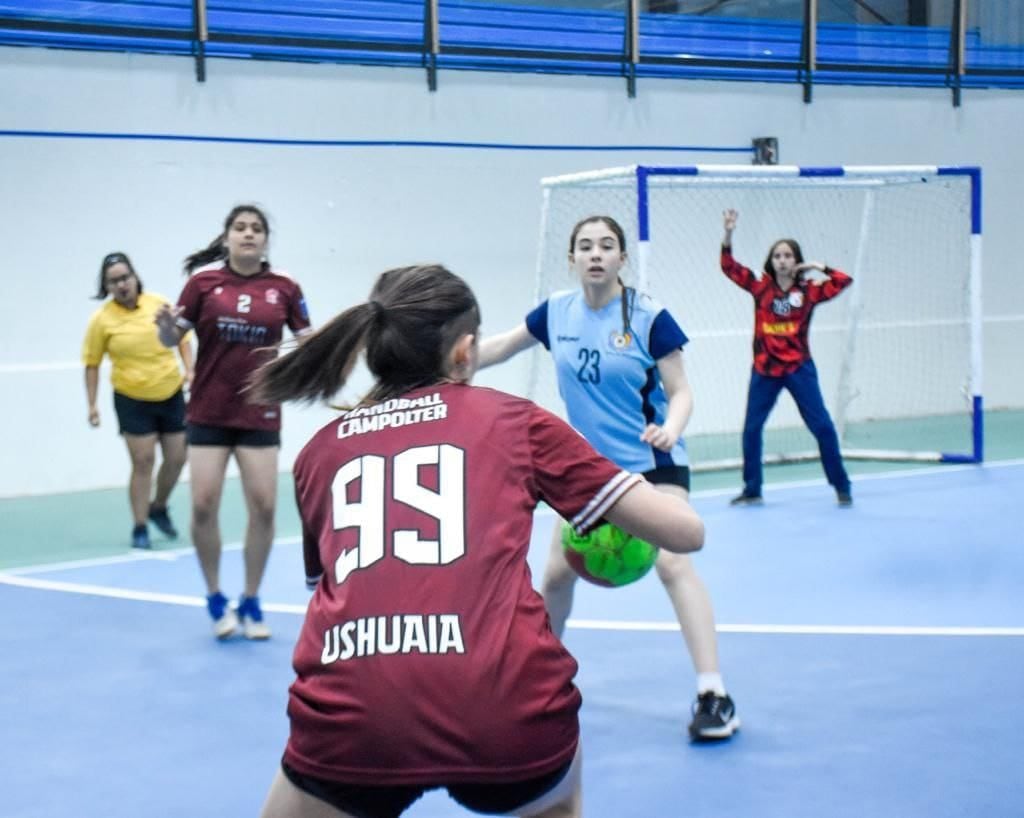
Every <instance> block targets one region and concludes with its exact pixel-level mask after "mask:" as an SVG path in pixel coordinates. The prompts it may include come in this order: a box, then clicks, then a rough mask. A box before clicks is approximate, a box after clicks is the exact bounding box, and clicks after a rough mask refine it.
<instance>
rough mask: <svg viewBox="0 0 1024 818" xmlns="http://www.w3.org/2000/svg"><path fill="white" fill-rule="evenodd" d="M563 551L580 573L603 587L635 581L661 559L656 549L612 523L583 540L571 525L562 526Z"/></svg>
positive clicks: (570, 563)
mask: <svg viewBox="0 0 1024 818" xmlns="http://www.w3.org/2000/svg"><path fill="white" fill-rule="evenodd" d="M562 548H563V549H564V550H565V558H566V559H567V560H568V561H569V565H571V566H572V568H573V570H574V571H575V572H576V573H577V574H579V575H580V576H581V577H583V579H585V580H587V582H592V583H594V584H595V585H601V586H602V587H604V588H618V587H620V586H622V585H629V583H631V582H636V581H637V580H638V579H640V577H642V576H643V575H644V574H646V573H647V572H648V571H650V570H651V566H652V565H654V561H655V560H656V559H657V558H658V549H657V548H656V547H655V546H653V545H651V544H650V543H649V542H645V541H644V540H640V539H637V538H636V537H633V536H631V535H630V534H627V533H626V532H625V531H623V530H622V529H621V528H618V527H617V526H614V525H612V524H611V523H605V524H604V525H600V526H598V527H597V528H595V529H594V530H593V531H591V532H590V533H589V534H587V535H586V536H583V537H581V536H579V535H578V534H577V533H576V532H575V531H574V530H573V528H572V526H571V525H569V524H568V523H563V524H562Z"/></svg>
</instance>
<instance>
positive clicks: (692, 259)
mask: <svg viewBox="0 0 1024 818" xmlns="http://www.w3.org/2000/svg"><path fill="white" fill-rule="evenodd" d="M541 186H542V190H543V206H542V216H541V235H540V246H539V253H538V261H537V288H536V298H537V300H538V302H539V301H540V300H542V299H543V298H545V297H546V296H547V295H548V294H549V293H551V292H552V291H554V290H559V289H565V288H567V287H572V286H578V282H575V281H574V280H573V279H572V276H571V274H570V271H569V269H568V263H567V254H568V249H569V247H568V242H569V236H570V233H571V232H572V228H573V226H574V225H575V224H576V223H577V222H578V221H580V220H581V219H583V218H585V217H588V216H593V215H609V216H612V217H613V218H614V219H616V220H617V221H618V222H619V223H620V224H621V225H622V226H623V228H624V230H625V232H626V236H627V247H626V250H627V254H628V264H627V267H626V268H625V269H624V271H623V277H624V279H625V280H626V283H632V284H633V285H635V286H636V287H638V288H639V289H641V290H644V291H646V292H648V293H650V295H651V296H653V297H654V298H655V299H656V300H657V301H659V302H660V303H661V304H662V305H663V306H664V307H665V308H667V309H668V310H669V311H670V312H671V313H672V315H673V317H675V319H676V320H677V321H678V322H679V324H680V326H682V328H683V330H684V331H685V332H686V334H687V335H688V336H689V338H690V343H689V344H687V346H686V347H685V354H684V361H685V366H686V371H687V376H688V378H689V381H690V384H691V386H692V389H693V393H694V402H695V408H694V413H693V416H692V418H691V420H690V423H689V426H688V427H687V429H686V433H685V434H686V438H687V443H688V446H689V447H690V450H691V456H692V459H693V462H694V466H695V468H696V469H705V470H707V469H718V468H732V467H735V466H737V465H739V463H740V462H741V451H740V434H741V431H742V428H743V418H744V413H745V409H746V397H747V388H748V385H749V381H750V370H751V363H752V336H753V328H754V319H753V316H754V308H753V300H752V298H751V296H750V295H749V293H747V292H745V291H743V290H742V289H740V288H739V287H737V286H736V285H735V284H733V283H732V282H731V281H730V280H729V279H727V278H726V277H725V276H724V275H723V274H722V272H721V268H720V265H719V248H720V244H721V241H722V235H723V223H722V217H723V212H724V211H725V210H726V209H728V208H734V209H735V210H737V211H738V212H739V219H738V223H737V226H736V230H735V233H734V235H733V254H734V255H735V257H736V258H737V259H738V260H739V261H740V262H741V263H743V264H745V265H746V266H747V267H750V268H751V269H752V270H754V271H755V272H758V273H760V272H762V271H763V270H764V263H765V259H766V256H767V253H768V248H769V247H770V246H771V245H772V243H773V242H775V241H776V240H777V239H780V238H790V239H795V240H796V241H797V242H799V244H800V246H801V248H802V250H803V255H804V258H805V259H806V260H808V261H821V262H824V263H825V264H827V265H828V266H829V267H833V268H836V269H839V270H842V271H844V272H847V273H849V274H850V275H851V276H853V279H854V283H853V285H852V286H851V287H850V288H849V289H847V290H846V291H844V292H843V293H842V294H840V295H839V296H838V297H837V298H835V299H834V300H832V301H828V302H825V303H823V304H820V305H819V306H818V307H817V308H816V309H815V313H814V320H813V321H812V324H811V353H812V356H813V359H814V361H815V364H816V366H817V369H818V374H819V377H820V380H821V385H822V392H823V394H824V396H825V402H826V404H827V406H828V408H829V411H830V412H831V414H832V418H833V420H834V421H835V424H836V427H837V429H838V431H839V435H840V439H841V441H842V446H843V451H844V454H845V455H846V457H848V458H854V459H871V460H893V461H903V460H907V461H938V462H955V463H978V462H981V460H982V453H983V423H982V397H981V376H982V356H981V341H982V309H981V304H982V302H981V170H980V168H977V167H960V166H952V167H937V166H923V165H922V166H917V165H905V166H845V167H843V166H841V167H798V166H787V165H755V166H749V165H693V166H688V167H687V166H684V167H657V166H637V165H634V166H629V167H620V168H607V169H604V170H595V171H589V172H585V173H573V174H568V175H565V176H555V177H549V178H545V179H543V180H541ZM548 359H549V356H547V355H544V354H537V355H535V356H534V358H533V361H532V363H531V367H530V371H529V374H528V376H527V377H528V383H526V384H525V385H524V388H525V389H526V391H527V393H528V394H529V395H530V396H531V397H533V398H534V399H535V400H537V401H538V402H540V403H541V404H543V405H545V406H548V407H549V408H551V409H553V410H555V411H563V410H562V407H561V402H560V401H559V399H558V388H557V384H556V383H555V379H554V374H553V371H552V370H551V364H550V361H549V360H548ZM817 457H818V452H817V445H816V443H815V441H814V438H813V437H812V436H811V435H810V434H809V432H808V431H807V430H806V428H805V427H804V424H803V422H802V420H801V418H800V416H799V414H798V412H797V411H796V407H795V405H794V404H793V402H792V399H791V398H790V397H789V395H788V393H786V392H785V391H783V394H782V396H781V397H780V400H779V403H778V405H777V406H776V407H775V409H774V410H773V412H772V414H771V416H770V418H769V421H768V425H767V427H766V429H765V461H766V462H769V463H771V462H776V463H779V462H793V461H801V460H810V459H815V458H817Z"/></svg>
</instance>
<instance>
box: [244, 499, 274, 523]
mask: <svg viewBox="0 0 1024 818" xmlns="http://www.w3.org/2000/svg"><path fill="white" fill-rule="evenodd" d="M275 506H276V503H275V502H274V498H273V497H254V498H253V500H252V502H251V503H250V504H249V519H250V520H251V521H252V523H253V524H254V525H258V526H260V527H261V528H273V526H274V511H275Z"/></svg>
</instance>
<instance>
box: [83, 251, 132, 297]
mask: <svg viewBox="0 0 1024 818" xmlns="http://www.w3.org/2000/svg"><path fill="white" fill-rule="evenodd" d="M115 264H125V265H127V267H128V272H130V273H131V274H132V275H133V276H135V280H136V281H138V282H139V292H140V293H141V292H142V279H141V278H139V274H138V273H137V272H135V265H133V264H132V260H131V259H130V258H128V256H126V255H125V254H124V253H121V252H116V253H107V254H106V255H105V256H104V257H103V261H101V262H100V280H99V283H98V284H97V285H96V295H94V296H93V298H95V299H96V300H97V301H102V300H103V299H104V298H106V297H107V296H108V295H110V293H108V292H107V270H109V269H110V268H111V267H113V266H114V265H115Z"/></svg>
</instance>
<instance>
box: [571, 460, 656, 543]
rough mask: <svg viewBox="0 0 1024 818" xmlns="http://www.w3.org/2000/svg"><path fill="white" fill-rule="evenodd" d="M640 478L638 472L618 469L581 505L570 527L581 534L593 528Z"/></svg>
mask: <svg viewBox="0 0 1024 818" xmlns="http://www.w3.org/2000/svg"><path fill="white" fill-rule="evenodd" d="M641 480H643V478H642V477H641V476H640V475H639V474H632V473H630V472H628V471H620V472H619V473H618V474H617V475H615V477H613V478H612V479H611V480H609V481H608V482H607V483H605V485H604V487H603V488H602V489H601V490H600V491H599V492H598V493H597V494H595V495H594V497H593V499H591V501H590V502H589V503H587V504H586V506H584V507H583V510H582V511H580V513H579V514H577V515H576V516H575V517H573V518H572V527H573V528H574V529H575V530H576V533H577V534H583V533H584V532H586V531H589V530H590V529H591V528H593V527H594V525H595V524H596V523H597V521H598V520H600V519H601V518H602V517H603V516H604V513H605V512H606V511H607V510H608V509H609V508H611V507H612V506H613V505H615V503H617V502H618V501H619V498H621V497H622V495H623V494H625V493H626V492H627V491H629V490H630V489H631V488H633V486H635V485H636V484H637V483H639V482H640V481H641Z"/></svg>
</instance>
